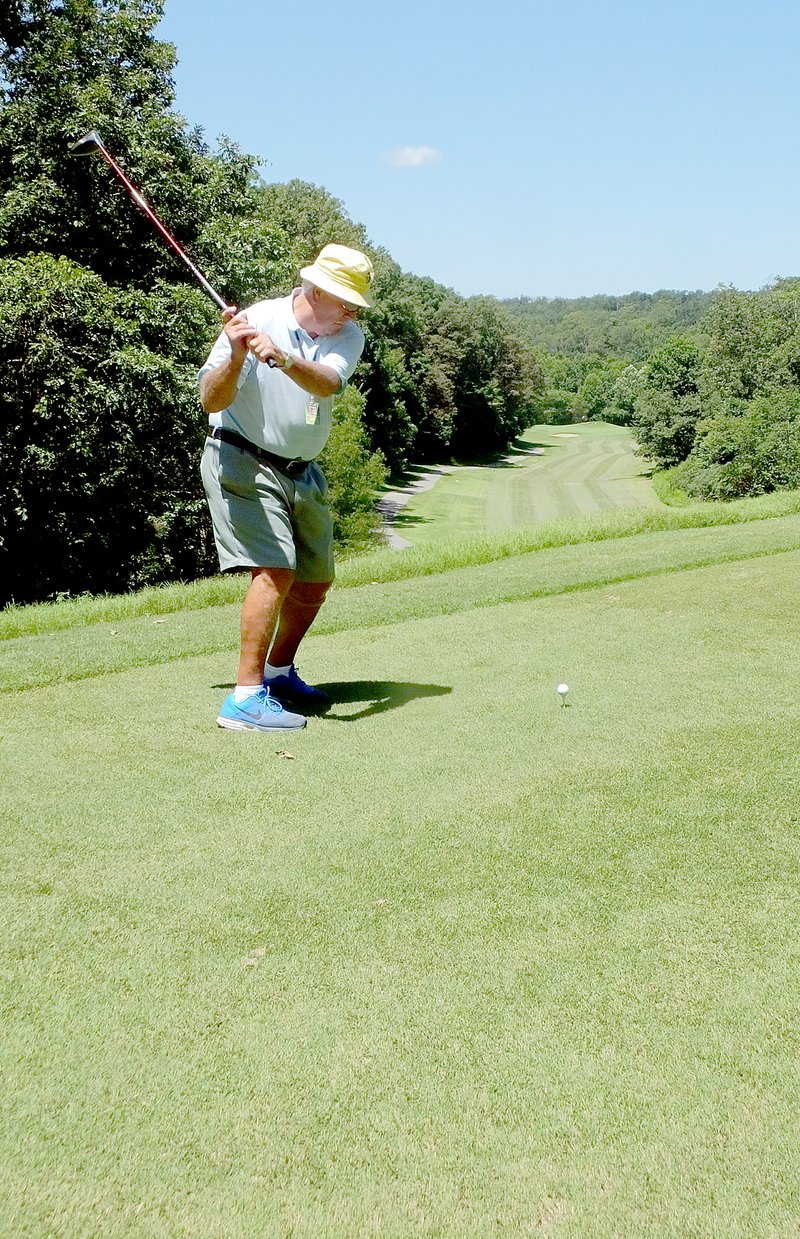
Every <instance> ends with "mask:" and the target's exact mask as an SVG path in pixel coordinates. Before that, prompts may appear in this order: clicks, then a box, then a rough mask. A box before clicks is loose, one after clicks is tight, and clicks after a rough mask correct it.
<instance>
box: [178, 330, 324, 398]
mask: <svg viewBox="0 0 800 1239" xmlns="http://www.w3.org/2000/svg"><path fill="white" fill-rule="evenodd" d="M222 321H223V323H224V328H223V330H224V332H225V335H226V336H227V338H228V343H229V344H230V347H231V356H230V360H229V361H228V362H227V363H226V364H224V365H222V366H219V367H218V368H217V369H216V370H212V371H211V372H210V373H208V374H206V375H204V376H203V381H202V385H201V388H200V397H201V400H202V403H203V408H204V409H205V411H206V413H220V412H222V410H223V409H227V408H228V406H229V405H230V404H231V403H232V402H233V398H234V396H235V395H236V388H237V383H238V379H239V375H240V373H241V370H242V366H243V365H244V362H245V358H246V357H247V355H248V353H252V355H253V356H254V357H255V358H256V360H257V361H260V362H263V363H264V364H265V365H267V366H269V367H270V368H272V369H276V370H282V371H283V372H284V374H285V375H286V377H287V378H289V379H292V380H293V381H294V382H295V383H296V384H297V386H298V387H302V389H303V391H307V392H308V393H309V394H310V395H312V396H318V397H320V398H323V399H324V398H325V397H326V396H333V395H335V394H336V392H337V391H338V390H339V376H338V374H337V373H336V371H335V370H333V369H332V367H331V366H324V365H322V364H321V363H320V362H316V361H307V360H306V359H305V358H303V357H298V356H297V355H296V354H291V353H287V352H286V351H285V350H284V349H282V348H279V347H278V345H277V344H276V343H275V341H274V340H273V339H272V337H271V336H268V335H266V334H265V333H264V332H261V331H258V330H257V329H256V328H255V327H253V326H252V325H251V324H250V323H249V322H248V321H247V318H246V315H245V312H244V311H243V310H242V311H237V310H236V308H235V306H228V308H227V309H226V310H225V311H223V315H222ZM287 361H288V363H289V364H288V366H287Z"/></svg>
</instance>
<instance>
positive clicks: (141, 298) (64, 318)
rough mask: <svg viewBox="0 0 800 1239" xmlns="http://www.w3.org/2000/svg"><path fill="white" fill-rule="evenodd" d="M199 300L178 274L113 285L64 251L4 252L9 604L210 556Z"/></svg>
mask: <svg viewBox="0 0 800 1239" xmlns="http://www.w3.org/2000/svg"><path fill="white" fill-rule="evenodd" d="M201 309H202V307H200V306H199V305H198V303H197V300H196V299H195V297H194V294H193V293H191V292H187V290H185V289H182V288H180V287H177V288H170V287H168V286H164V285H159V286H158V287H157V288H156V289H154V291H153V292H152V293H149V294H146V293H142V292H138V291H135V290H133V291H127V290H122V289H112V288H109V287H108V286H107V285H106V284H104V283H103V281H102V280H101V279H100V278H99V277H98V276H96V275H94V274H93V273H91V272H88V271H86V270H85V268H83V267H79V266H77V265H76V264H75V263H72V262H70V261H69V260H68V259H65V258H59V259H55V258H52V257H50V256H49V255H39V256H35V257H31V258H22V259H14V260H7V261H6V262H5V263H4V264H3V266H2V272H0V356H2V357H3V358H4V359H6V363H8V362H9V361H13V364H6V365H5V366H4V380H3V385H2V390H0V461H2V467H1V468H2V484H1V485H0V529H2V540H1V541H0V564H1V565H2V572H0V602H2V603H5V602H8V601H11V600H15V601H29V600H33V599H38V598H46V597H52V596H54V595H57V594H59V593H66V592H70V593H76V592H83V591H87V590H89V591H119V590H123V589H127V588H130V587H131V586H136V585H144V584H150V583H153V582H158V581H163V580H169V579H174V578H176V577H184V578H186V577H194V576H198V575H201V574H203V573H204V572H208V571H209V570H211V568H212V567H213V566H214V558H213V555H212V550H213V548H212V547H211V542H210V538H209V536H208V528H207V524H206V522H205V520H204V516H205V513H204V506H205V505H204V502H203V499H202V492H201V490H200V487H199V486H198V484H197V481H196V475H197V459H198V456H199V452H200V447H201V445H202V441H203V434H204V430H203V420H201V418H200V417H199V415H198V406H197V402H196V399H195V397H194V394H193V380H194V373H195V365H194V360H193V359H194V353H195V350H196V347H197V339H198V337H201V336H202V335H203V333H204V331H206V324H205V321H204V318H203V316H202V314H201V313H200V312H199V311H200V310H201ZM165 336H166V337H167V339H168V344H169V348H168V349H165V348H164V338H165Z"/></svg>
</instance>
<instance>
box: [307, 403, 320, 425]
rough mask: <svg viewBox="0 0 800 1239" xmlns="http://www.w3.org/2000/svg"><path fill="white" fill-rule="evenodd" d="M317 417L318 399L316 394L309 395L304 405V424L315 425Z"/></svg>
mask: <svg viewBox="0 0 800 1239" xmlns="http://www.w3.org/2000/svg"><path fill="white" fill-rule="evenodd" d="M318 417H319V400H318V399H317V397H316V396H309V398H308V404H307V405H306V425H307V426H316V424H317V418H318Z"/></svg>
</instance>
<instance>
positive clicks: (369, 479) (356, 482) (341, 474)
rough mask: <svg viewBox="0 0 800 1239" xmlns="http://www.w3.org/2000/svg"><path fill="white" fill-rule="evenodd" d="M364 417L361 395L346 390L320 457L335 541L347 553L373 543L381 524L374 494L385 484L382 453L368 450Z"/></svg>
mask: <svg viewBox="0 0 800 1239" xmlns="http://www.w3.org/2000/svg"><path fill="white" fill-rule="evenodd" d="M363 414H364V397H363V395H362V394H361V392H360V391H359V390H358V389H357V388H356V387H348V388H347V389H346V390H345V392H344V394H343V395H341V396H339V397H338V398H337V400H336V402H335V404H334V409H333V428H332V430H331V434H330V438H329V439H328V442H327V444H326V445H325V451H324V452H323V453H322V456H321V457H320V463H321V465H322V467H323V469H324V471H325V477H326V479H327V482H328V487H329V491H330V502H331V507H332V509H333V516H334V529H333V532H334V541H335V543H336V545H337V547H339V549H340V550H346V551H348V552H353V551H359V550H362V549H364V548H366V547H368V546H370V545H371V544H372V543H374V542H375V540H376V538H375V534H376V528H377V526H378V525H379V524H380V521H379V519H378V518H377V516H376V513H375V495H376V492H378V491H379V490H380V488H381V487H382V486H383V484H384V483H385V481H386V464H385V461H384V458H383V455H382V453H381V452H370V450H369V447H368V444H367V436H366V431H365V427H364V417H363Z"/></svg>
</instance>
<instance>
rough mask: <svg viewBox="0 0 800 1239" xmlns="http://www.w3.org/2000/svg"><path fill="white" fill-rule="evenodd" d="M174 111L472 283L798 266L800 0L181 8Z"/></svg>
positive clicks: (715, 280)
mask: <svg viewBox="0 0 800 1239" xmlns="http://www.w3.org/2000/svg"><path fill="white" fill-rule="evenodd" d="M158 36H159V37H160V38H163V39H167V40H169V41H171V42H173V43H174V44H175V45H176V48H177V53H178V58H179V62H178V67H177V71H176V85H177V100H176V106H177V108H178V110H179V111H180V112H181V113H183V115H184V116H185V117H186V118H187V120H188V121H189V122H190V123H191V124H196V125H200V126H201V127H202V128H203V129H204V130H205V131H206V136H207V137H208V139H209V140H210V141H211V142H212V143H213V142H214V141H215V139H216V137H217V136H218V135H219V134H226V135H228V136H229V137H230V138H232V139H234V141H236V142H237V143H238V144H239V145H240V146H241V147H242V148H243V149H244V150H245V151H247V152H248V153H251V154H255V155H258V156H260V157H261V158H262V159H264V160H265V161H266V162H265V165H264V167H263V169H262V173H263V175H264V177H265V179H266V180H269V181H287V180H291V179H292V178H295V177H297V178H299V179H301V180H304V181H312V182H314V183H315V184H317V185H322V186H324V187H325V188H326V189H327V190H329V191H330V192H331V193H332V194H334V195H335V196H336V197H337V198H339V199H340V200H341V201H342V203H343V205H344V207H345V209H346V210H347V212H348V214H349V215H350V216H351V217H352V218H353V219H354V220H357V221H358V222H360V223H363V224H364V225H365V227H366V229H367V232H368V235H369V237H370V240H371V241H372V242H373V243H374V244H376V245H382V246H384V247H385V248H386V249H387V250H388V251H389V253H390V254H391V255H392V256H393V258H395V260H396V261H397V262H398V263H399V264H400V266H401V267H403V269H404V270H407V271H412V272H414V273H415V274H416V275H426V276H430V277H431V278H433V279H434V280H436V281H438V282H439V283H442V284H445V285H447V286H449V287H452V288H454V289H455V290H456V291H457V292H459V293H462V294H463V295H465V296H470V295H472V294H475V293H491V294H493V295H495V296H498V297H512V296H520V295H524V296H529V297H537V296H546V297H556V296H565V297H577V296H583V295H590V294H592V293H617V294H619V293H625V292H630V291H632V290H639V291H642V292H654V291H655V290H656V289H659V288H679V289H698V288H702V289H711V288H715V287H717V286H718V285H719V284H733V285H735V286H736V287H737V288H758V287H761V286H762V285H764V284H766V283H768V282H769V281H771V280H773V279H774V278H776V277H777V276H782V275H783V276H786V275H800V209H799V208H800V171H799V169H798V138H799V137H800V91H799V90H798V86H797V81H798V76H797V58H798V52H800V5H799V4H798V3H797V0H791V2H790V0H786V2H779V0H761V2H760V3H759V4H756V3H755V0H750V2H748V3H741V2H739V0H728V2H727V3H722V2H721V0H695V3H687V2H686V0H667V2H666V3H665V2H664V0H661V2H660V3H650V2H649V0H639V2H638V3H634V2H633V0H621V2H620V3H614V2H613V0H608V3H606V4H598V3H589V2H588V0H561V3H556V4H548V5H544V4H540V3H538V2H537V0H529V2H528V3H525V2H524V0H521V2H519V3H517V2H515V0H506V3H505V4H502V5H500V4H497V5H491V4H488V3H485V2H482V3H477V2H476V0H460V2H459V3H456V2H454V0H428V3H424V2H423V0H404V3H402V4H401V3H392V2H384V3H381V0H373V2H372V3H367V2H366V0H339V3H338V4H336V5H334V4H331V3H329V4H327V5H323V4H321V3H319V2H318V0H309V2H308V3H306V4H305V5H304V6H302V7H300V6H298V7H296V8H290V7H286V6H271V5H267V4H265V3H263V0H260V2H259V0H237V3H236V4H235V5H228V4H221V3H219V0H217V2H216V3H214V4H212V3H210V0H166V10H165V16H164V21H163V23H162V25H161V26H160V27H159V30H158Z"/></svg>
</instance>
